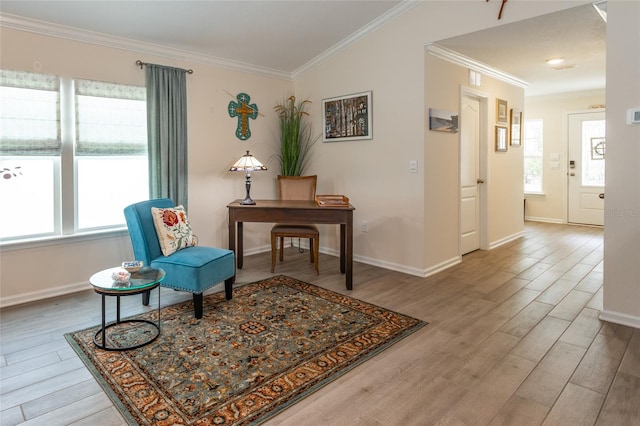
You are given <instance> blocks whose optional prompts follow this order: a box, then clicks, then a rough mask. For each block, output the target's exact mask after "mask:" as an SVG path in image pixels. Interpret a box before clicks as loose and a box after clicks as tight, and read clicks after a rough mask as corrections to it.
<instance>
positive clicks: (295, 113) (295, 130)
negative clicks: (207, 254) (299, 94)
mask: <svg viewBox="0 0 640 426" xmlns="http://www.w3.org/2000/svg"><path fill="white" fill-rule="evenodd" d="M310 103H311V101H309V100H304V101H298V102H297V103H296V97H295V96H289V97H288V98H287V99H286V100H285V101H284V102H282V103H280V104H277V105H276V106H275V107H274V109H275V111H276V112H277V113H278V119H279V122H280V153H279V154H276V157H277V158H278V160H279V161H280V168H281V174H282V175H283V176H301V175H302V173H303V172H304V169H305V167H306V165H307V162H308V160H309V156H310V150H311V147H312V146H313V144H314V143H315V142H316V140H317V137H316V138H314V137H313V136H312V126H311V124H310V123H309V121H308V119H307V117H308V116H309V113H308V112H307V111H306V108H307V106H308V104H310Z"/></svg>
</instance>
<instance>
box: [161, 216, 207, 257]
mask: <svg viewBox="0 0 640 426" xmlns="http://www.w3.org/2000/svg"><path fill="white" fill-rule="evenodd" d="M151 215H152V216H153V224H154V225H155V227H156V233H157V234H158V242H159V243H160V248H161V249H162V254H164V255H165V256H169V255H170V254H172V253H175V252H176V251H178V250H180V249H183V248H187V247H191V246H195V245H196V244H197V239H196V237H195V235H193V233H192V232H191V225H189V221H188V220H187V212H186V211H185V210H184V207H183V206H176V207H172V208H165V209H162V208H158V207H151Z"/></svg>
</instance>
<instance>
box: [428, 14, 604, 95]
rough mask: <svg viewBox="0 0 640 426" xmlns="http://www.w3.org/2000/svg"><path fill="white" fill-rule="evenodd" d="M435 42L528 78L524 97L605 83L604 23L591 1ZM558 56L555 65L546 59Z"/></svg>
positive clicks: (598, 87)
mask: <svg viewBox="0 0 640 426" xmlns="http://www.w3.org/2000/svg"><path fill="white" fill-rule="evenodd" d="M505 13H506V11H505ZM436 44H438V45H440V46H443V47H446V48H447V49H450V50H453V51H455V52H458V53H460V54H462V55H464V56H467V57H469V58H473V59H475V60H477V61H480V62H482V63H484V64H488V65H491V66H492V67H494V68H497V69H500V70H502V71H506V72H508V73H509V74H512V75H514V76H516V77H519V78H520V79H522V80H524V81H526V82H528V83H529V87H527V88H526V89H525V93H526V95H527V96H539V95H547V94H552V93H562V92H575V91H583V90H599V89H604V87H605V71H606V70H605V67H606V24H605V23H604V21H603V20H602V18H601V17H600V15H599V14H598V12H596V10H595V8H594V7H593V6H592V5H591V4H586V5H583V6H579V7H575V8H572V9H566V10H562V11H560V12H555V13H551V14H548V15H542V16H538V17H535V18H530V19H527V20H524V21H519V22H514V23H511V24H506V25H502V26H499V27H494V28H490V29H487V30H483V31H479V32H475V33H470V34H466V35H463V36H459V37H454V38H450V39H447V40H441V41H439V42H437V43H436ZM558 57H560V58H564V60H565V61H564V62H563V63H562V64H560V65H558V66H557V67H556V68H553V67H551V66H549V65H547V64H546V60H547V59H552V58H558Z"/></svg>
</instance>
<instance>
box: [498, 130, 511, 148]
mask: <svg viewBox="0 0 640 426" xmlns="http://www.w3.org/2000/svg"><path fill="white" fill-rule="evenodd" d="M508 133H509V129H507V126H501V125H497V126H496V151H498V152H504V151H506V150H507V149H508V145H507V144H508V142H507V141H508V138H507V134H508Z"/></svg>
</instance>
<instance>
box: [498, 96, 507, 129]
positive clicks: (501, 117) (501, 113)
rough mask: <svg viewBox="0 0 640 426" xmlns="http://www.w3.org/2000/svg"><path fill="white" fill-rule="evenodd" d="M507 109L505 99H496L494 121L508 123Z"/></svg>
mask: <svg viewBox="0 0 640 426" xmlns="http://www.w3.org/2000/svg"><path fill="white" fill-rule="evenodd" d="M508 114H509V110H507V101H503V100H502V99H496V122H498V123H504V124H507V123H509V116H508Z"/></svg>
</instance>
